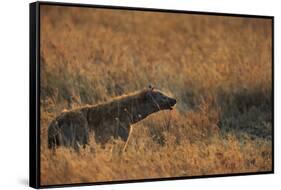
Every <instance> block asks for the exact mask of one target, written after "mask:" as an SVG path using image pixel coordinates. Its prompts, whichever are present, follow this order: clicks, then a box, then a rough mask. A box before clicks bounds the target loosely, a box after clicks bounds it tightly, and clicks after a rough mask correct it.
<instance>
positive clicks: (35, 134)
mask: <svg viewBox="0 0 281 190" xmlns="http://www.w3.org/2000/svg"><path fill="white" fill-rule="evenodd" d="M39 18H40V16H39V3H38V2H35V3H30V4H29V27H30V28H29V40H30V41H29V56H30V57H29V61H30V63H29V64H30V66H29V128H30V129H29V185H30V187H33V188H39V187H40V99H39V98H40V94H39V93H40V86H39V85H40V76H39V75H40V72H39V71H40V68H39V67H40V63H39V61H40V51H39V48H40V43H39V42H40V39H39V26H40V24H39V22H40V19H39Z"/></svg>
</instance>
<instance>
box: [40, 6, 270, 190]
mask: <svg viewBox="0 0 281 190" xmlns="http://www.w3.org/2000/svg"><path fill="white" fill-rule="evenodd" d="M41 9H42V10H41V142H42V143H41V183H42V184H43V185H46V184H63V183H79V182H97V181H111V180H128V179H144V178H159V177H161V178H162V177H171V176H195V175H210V174H224V173H243V172H258V171H270V170H271V169H272V168H271V167H272V157H271V154H272V147H271V140H272V137H271V131H272V91H271V90H272V89H271V85H272V73H271V72H272V66H271V61H272V57H271V51H272V47H271V46H272V41H271V20H270V19H253V18H252V19H249V18H237V17H222V16H202V15H201V16H200V15H189V14H181V15H176V14H171V13H169V14H164V13H148V12H132V11H118V10H115V11H111V10H102V9H100V10H97V9H88V8H67V7H48V6H43V7H41ZM121 12H122V14H121ZM150 83H152V84H154V85H156V87H157V88H159V89H161V90H162V91H164V92H165V93H168V94H172V95H173V96H174V97H176V99H177V102H178V103H177V106H176V109H174V110H173V111H171V112H170V111H163V112H161V113H157V114H154V115H151V116H149V117H148V118H147V119H145V120H143V121H141V122H139V123H138V124H136V125H134V126H133V128H134V130H133V133H132V137H131V138H130V141H129V142H128V147H127V151H126V152H123V153H122V151H121V150H122V147H123V145H124V142H122V141H118V140H112V141H111V142H110V143H108V144H107V145H106V147H105V148H101V147H100V145H98V144H96V143H95V142H94V138H91V143H90V146H88V147H86V148H85V149H83V150H81V152H80V154H79V155H78V154H76V153H75V152H74V151H73V150H69V149H66V148H59V149H58V150H57V151H56V154H55V155H54V154H52V152H51V151H50V150H48V148H47V127H48V124H49V123H50V121H51V120H52V119H54V117H55V116H56V115H57V114H59V113H60V112H62V111H63V110H64V109H70V108H74V107H78V106H83V105H87V104H97V103H101V102H103V101H106V100H109V99H111V98H113V97H116V96H119V95H123V94H126V93H129V92H134V91H136V90H140V89H143V88H144V87H146V86H147V85H148V84H150Z"/></svg>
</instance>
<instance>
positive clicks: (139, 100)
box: [48, 86, 176, 150]
mask: <svg viewBox="0 0 281 190" xmlns="http://www.w3.org/2000/svg"><path fill="white" fill-rule="evenodd" d="M175 104H176V100H175V99H174V98H171V97H168V96H167V95H165V94H164V93H163V92H161V91H159V90H156V89H154V88H152V87H151V86H149V88H148V89H144V90H141V91H137V92H134V93H131V94H128V95H123V96H120V97H117V98H114V99H112V100H111V101H109V102H106V103H102V104H97V105H93V106H84V107H81V108H78V109H73V110H70V111H66V112H63V113H61V114H60V115H59V116H57V117H56V118H55V119H54V120H53V121H52V122H51V124H50V125H49V128H48V147H49V148H55V147H56V146H60V145H62V146H66V147H73V148H74V149H76V150H78V149H79V146H80V145H83V146H85V145H86V144H87V143H88V142H89V133H90V132H94V134H95V140H96V142H97V143H102V144H104V143H106V142H107V141H108V140H109V139H110V138H112V137H113V138H121V139H122V140H123V141H127V139H128V136H129V134H130V131H131V125H132V124H134V123H137V122H139V121H141V120H143V119H144V118H146V117H147V116H149V115H150V114H153V113H156V112H158V111H161V110H171V109H172V108H173V106H174V105H175Z"/></svg>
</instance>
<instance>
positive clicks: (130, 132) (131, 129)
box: [122, 126, 133, 152]
mask: <svg viewBox="0 0 281 190" xmlns="http://www.w3.org/2000/svg"><path fill="white" fill-rule="evenodd" d="M132 132H133V127H132V126H130V127H129V135H128V138H127V141H126V143H125V145H124V147H123V151H122V152H126V150H127V147H128V143H129V140H130V137H131V136H132Z"/></svg>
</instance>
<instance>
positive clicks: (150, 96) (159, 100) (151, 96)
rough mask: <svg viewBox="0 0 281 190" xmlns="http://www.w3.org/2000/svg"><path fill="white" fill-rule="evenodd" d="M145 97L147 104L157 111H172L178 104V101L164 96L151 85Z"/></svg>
mask: <svg viewBox="0 0 281 190" xmlns="http://www.w3.org/2000/svg"><path fill="white" fill-rule="evenodd" d="M145 96H146V97H145V98H146V102H147V103H148V104H149V105H150V106H152V107H153V109H155V111H160V110H167V109H168V110H172V109H173V106H174V105H175V104H176V103H177V101H176V99H174V98H171V97H169V96H167V95H165V94H163V92H161V91H160V90H156V89H154V88H153V87H152V86H151V85H149V87H148V90H147V91H146V94H145Z"/></svg>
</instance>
